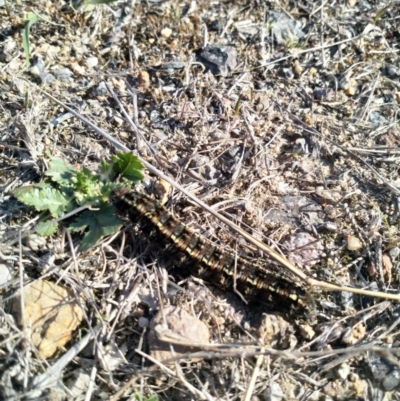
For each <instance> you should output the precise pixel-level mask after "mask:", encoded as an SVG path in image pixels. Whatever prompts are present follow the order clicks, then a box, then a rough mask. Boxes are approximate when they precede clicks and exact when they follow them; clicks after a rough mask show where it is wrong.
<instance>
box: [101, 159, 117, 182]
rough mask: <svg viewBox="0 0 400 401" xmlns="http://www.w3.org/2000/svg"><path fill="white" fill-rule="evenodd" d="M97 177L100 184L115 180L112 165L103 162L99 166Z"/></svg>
mask: <svg viewBox="0 0 400 401" xmlns="http://www.w3.org/2000/svg"><path fill="white" fill-rule="evenodd" d="M98 176H99V178H100V181H102V182H109V181H113V180H114V178H115V172H114V170H113V165H112V163H109V162H108V161H105V160H103V161H102V162H101V164H100V168H99V172H98Z"/></svg>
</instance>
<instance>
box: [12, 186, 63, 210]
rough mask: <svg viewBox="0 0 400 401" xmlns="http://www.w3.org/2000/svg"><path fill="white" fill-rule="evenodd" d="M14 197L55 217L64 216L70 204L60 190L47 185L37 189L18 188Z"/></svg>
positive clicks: (30, 187)
mask: <svg viewBox="0 0 400 401" xmlns="http://www.w3.org/2000/svg"><path fill="white" fill-rule="evenodd" d="M13 195H14V196H15V197H16V198H17V199H18V200H19V201H20V202H22V203H25V205H29V206H33V207H34V208H35V209H36V210H38V211H43V210H48V211H49V212H50V214H51V215H52V216H53V217H60V216H62V215H63V214H64V212H65V208H66V206H67V205H68V203H69V200H68V199H66V198H65V197H64V195H63V194H62V193H61V192H60V191H59V190H57V189H55V188H53V187H51V186H50V185H48V184H45V183H42V184H40V186H36V187H32V186H29V187H22V188H18V189H16V190H15V191H14V192H13Z"/></svg>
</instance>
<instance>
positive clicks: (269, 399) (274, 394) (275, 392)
mask: <svg viewBox="0 0 400 401" xmlns="http://www.w3.org/2000/svg"><path fill="white" fill-rule="evenodd" d="M283 397H284V394H283V391H282V388H281V386H280V385H279V383H277V382H274V381H272V382H270V385H269V387H268V388H267V389H266V390H265V392H264V400H265V401H281V400H282V399H283Z"/></svg>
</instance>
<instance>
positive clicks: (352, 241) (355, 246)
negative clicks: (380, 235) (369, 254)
mask: <svg viewBox="0 0 400 401" xmlns="http://www.w3.org/2000/svg"><path fill="white" fill-rule="evenodd" d="M346 241H347V249H348V250H349V251H358V250H360V249H361V248H362V247H363V244H362V242H361V241H360V240H359V239H358V238H357V237H355V236H354V235H347V237H346Z"/></svg>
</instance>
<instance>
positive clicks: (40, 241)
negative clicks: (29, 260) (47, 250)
mask: <svg viewBox="0 0 400 401" xmlns="http://www.w3.org/2000/svg"><path fill="white" fill-rule="evenodd" d="M23 243H24V245H26V246H27V247H28V248H30V249H31V250H32V251H34V252H38V251H40V250H43V248H44V247H45V246H46V244H47V240H46V238H45V237H42V236H41V235H38V234H30V235H28V236H27V237H25V238H24V240H23Z"/></svg>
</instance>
